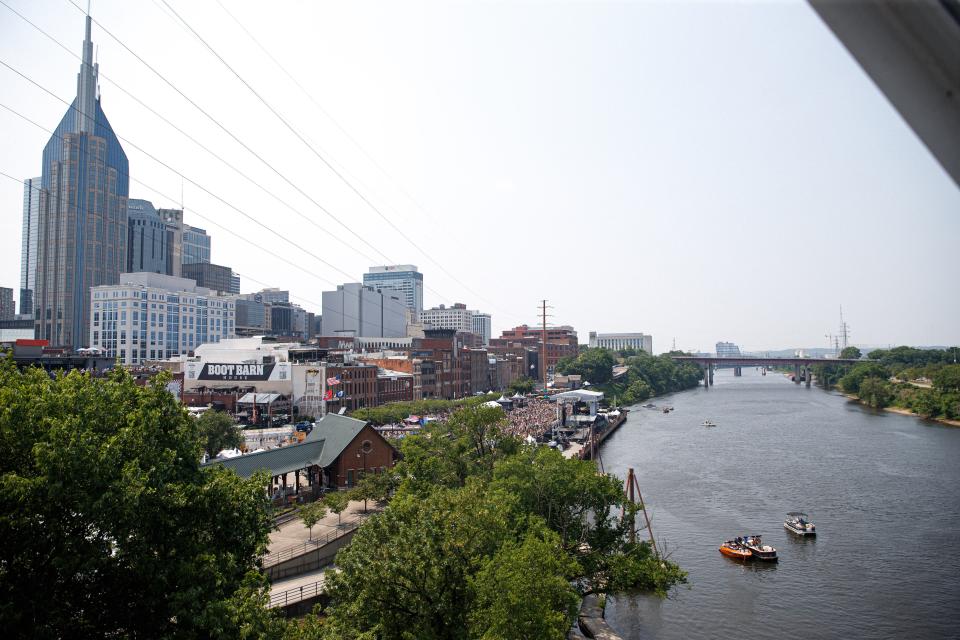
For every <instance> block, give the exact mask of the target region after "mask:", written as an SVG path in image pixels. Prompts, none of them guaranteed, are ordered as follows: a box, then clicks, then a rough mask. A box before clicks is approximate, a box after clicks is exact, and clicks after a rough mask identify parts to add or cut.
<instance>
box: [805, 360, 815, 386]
mask: <svg viewBox="0 0 960 640" xmlns="http://www.w3.org/2000/svg"><path fill="white" fill-rule="evenodd" d="M803 370H804V371H803V379H804V380H806V381H807V389H809V388H810V379H811V378H813V376H812V375H811V374H810V365H806V366H804V367H803Z"/></svg>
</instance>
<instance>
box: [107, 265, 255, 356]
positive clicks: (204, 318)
mask: <svg viewBox="0 0 960 640" xmlns="http://www.w3.org/2000/svg"><path fill="white" fill-rule="evenodd" d="M235 306H236V296H232V295H230V296H225V295H218V294H217V293H216V292H213V291H211V290H209V289H207V288H205V287H199V286H197V284H196V283H195V282H194V281H193V280H189V279H187V278H177V277H175V276H168V275H164V274H159V273H148V272H143V273H122V274H120V284H113V285H102V286H99V287H93V288H92V289H91V291H90V308H91V310H92V312H93V313H92V314H91V323H90V346H91V347H94V348H99V349H102V350H103V351H104V352H105V354H106V355H107V356H108V357H110V358H119V359H120V363H121V364H127V365H129V364H142V363H144V362H147V361H148V360H160V359H165V358H170V357H173V356H176V355H180V354H188V353H190V352H192V351H193V350H194V349H195V348H196V347H197V346H199V345H201V344H204V343H208V342H219V341H220V340H221V339H222V338H232V337H234V333H235V328H234V323H235V314H236V309H235Z"/></svg>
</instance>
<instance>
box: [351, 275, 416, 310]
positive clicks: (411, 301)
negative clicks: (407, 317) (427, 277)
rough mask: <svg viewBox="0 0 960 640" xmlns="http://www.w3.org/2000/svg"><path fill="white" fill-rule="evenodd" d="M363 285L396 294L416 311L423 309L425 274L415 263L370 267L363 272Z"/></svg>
mask: <svg viewBox="0 0 960 640" xmlns="http://www.w3.org/2000/svg"><path fill="white" fill-rule="evenodd" d="M363 285H364V286H365V287H370V288H371V289H373V290H374V291H380V292H382V293H386V294H388V295H396V296H398V297H399V298H400V300H401V301H402V302H403V304H404V305H406V307H407V308H408V309H411V310H412V311H413V312H414V313H419V312H420V311H422V310H423V274H422V273H420V272H419V271H417V265H414V264H390V265H383V266H378V267H370V271H369V272H368V273H365V274H363Z"/></svg>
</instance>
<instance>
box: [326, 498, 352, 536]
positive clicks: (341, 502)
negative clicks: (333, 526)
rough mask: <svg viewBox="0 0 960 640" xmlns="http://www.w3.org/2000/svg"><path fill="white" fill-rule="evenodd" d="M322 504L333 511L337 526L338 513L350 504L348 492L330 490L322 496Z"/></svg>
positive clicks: (338, 524)
mask: <svg viewBox="0 0 960 640" xmlns="http://www.w3.org/2000/svg"><path fill="white" fill-rule="evenodd" d="M323 504H324V505H325V506H326V507H327V509H330V511H332V512H333V513H335V514H337V526H338V527H339V526H340V524H341V521H340V514H342V513H343V512H344V511H346V510H347V507H348V506H349V505H350V492H348V491H331V492H330V493H328V494H326V495H325V496H323Z"/></svg>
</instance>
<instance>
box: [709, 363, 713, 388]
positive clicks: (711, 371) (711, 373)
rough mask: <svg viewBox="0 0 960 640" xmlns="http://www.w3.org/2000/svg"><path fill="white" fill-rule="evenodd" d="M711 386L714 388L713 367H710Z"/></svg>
mask: <svg viewBox="0 0 960 640" xmlns="http://www.w3.org/2000/svg"><path fill="white" fill-rule="evenodd" d="M710 386H711V387H712V386H713V365H712V364H711V365H710Z"/></svg>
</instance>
